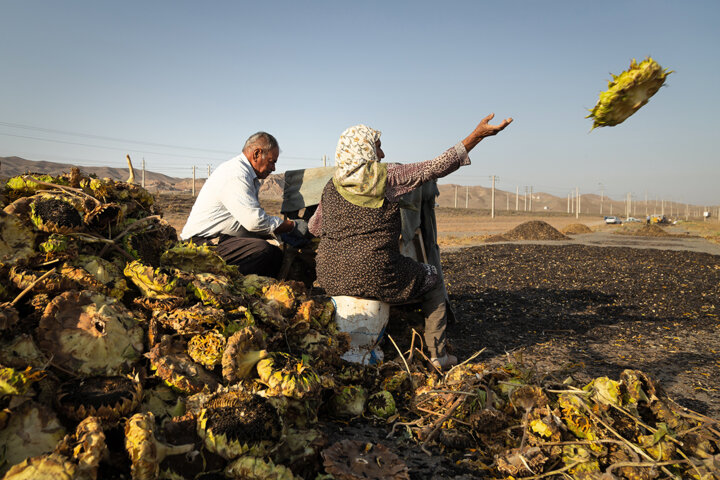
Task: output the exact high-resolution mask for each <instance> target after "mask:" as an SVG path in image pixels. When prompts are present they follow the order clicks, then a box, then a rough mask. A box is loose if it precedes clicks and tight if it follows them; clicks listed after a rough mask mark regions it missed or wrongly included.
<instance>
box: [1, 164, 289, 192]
mask: <svg viewBox="0 0 720 480" xmlns="http://www.w3.org/2000/svg"><path fill="white" fill-rule="evenodd" d="M73 167H78V168H79V169H80V171H82V172H85V173H86V174H89V175H90V174H94V175H97V176H98V177H99V178H112V179H113V180H121V181H126V180H127V179H128V177H129V176H130V172H129V170H128V169H127V168H112V167H86V166H80V165H73V164H70V163H56V162H45V161H35V160H27V159H24V158H21V157H0V178H8V177H14V176H16V175H21V174H24V173H44V174H47V175H60V174H62V173H67V172H69V171H70V169H71V168H73ZM133 167H134V168H135V181H136V182H137V183H140V181H141V178H142V177H141V175H142V173H141V170H140V169H138V168H137V166H133ZM204 183H205V179H204V178H202V179H196V180H195V191H196V192H199V191H200V189H201V188H202V186H203V184H204ZM283 184H284V176H283V175H282V174H278V175H270V177H268V178H267V179H266V180H265V181H264V182H263V185H262V187H261V188H260V196H268V197H274V198H278V197H282V192H283ZM145 188H147V189H148V190H149V191H151V192H162V193H172V192H178V193H181V192H184V193H187V192H192V178H176V177H169V176H167V175H164V174H162V173H157V172H151V171H149V170H146V171H145Z"/></svg>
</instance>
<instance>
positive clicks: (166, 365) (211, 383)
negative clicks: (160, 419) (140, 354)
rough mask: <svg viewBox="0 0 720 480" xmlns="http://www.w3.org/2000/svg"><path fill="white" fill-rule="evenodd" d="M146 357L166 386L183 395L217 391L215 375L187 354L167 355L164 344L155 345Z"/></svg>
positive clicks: (217, 383)
mask: <svg viewBox="0 0 720 480" xmlns="http://www.w3.org/2000/svg"><path fill="white" fill-rule="evenodd" d="M145 356H146V357H147V358H148V359H149V360H150V367H151V368H152V370H153V371H154V372H155V375H156V376H157V377H159V378H161V379H162V380H163V381H164V382H165V384H166V385H168V386H169V387H172V388H175V389H177V390H179V391H180V392H183V393H189V394H193V393H199V392H202V391H207V390H209V391H213V390H215V389H216V388H217V387H218V385H219V382H218V380H217V378H215V376H214V375H212V374H211V373H209V372H208V371H207V370H205V369H204V368H203V367H202V366H201V365H200V364H198V363H195V362H194V361H193V360H192V358H190V356H189V355H188V354H186V353H167V352H166V351H165V349H164V348H163V346H162V344H157V345H155V346H154V347H153V348H152V350H150V352H148V353H146V354H145Z"/></svg>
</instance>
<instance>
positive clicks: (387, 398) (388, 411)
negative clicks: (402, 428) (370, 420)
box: [367, 390, 397, 418]
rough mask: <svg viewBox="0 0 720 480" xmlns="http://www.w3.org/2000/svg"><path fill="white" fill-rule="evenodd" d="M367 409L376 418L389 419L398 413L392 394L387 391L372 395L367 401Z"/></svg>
mask: <svg viewBox="0 0 720 480" xmlns="http://www.w3.org/2000/svg"><path fill="white" fill-rule="evenodd" d="M367 409H368V411H369V412H370V413H371V414H372V415H375V416H376V417H380V418H389V417H391V416H393V415H395V413H396V412H397V408H396V407H395V399H394V398H393V396H392V393H390V392H388V391H387V390H380V391H379V392H375V393H373V394H372V395H370V398H368V401H367Z"/></svg>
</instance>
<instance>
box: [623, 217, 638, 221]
mask: <svg viewBox="0 0 720 480" xmlns="http://www.w3.org/2000/svg"><path fill="white" fill-rule="evenodd" d="M625 221H626V222H639V221H640V220H638V219H637V218H635V217H628V218H626V219H625Z"/></svg>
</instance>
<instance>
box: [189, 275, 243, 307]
mask: <svg viewBox="0 0 720 480" xmlns="http://www.w3.org/2000/svg"><path fill="white" fill-rule="evenodd" d="M188 290H189V291H190V292H191V293H192V294H194V295H195V297H196V298H197V299H198V300H200V301H201V302H202V303H203V304H205V305H210V306H212V307H215V308H224V309H228V310H232V309H233V308H235V307H236V306H237V305H238V304H239V303H240V302H242V297H240V296H238V295H235V294H234V293H233V286H232V282H231V281H230V279H229V278H228V277H225V276H223V275H213V274H212V273H197V274H195V275H193V279H192V280H191V281H190V283H189V284H188Z"/></svg>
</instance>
